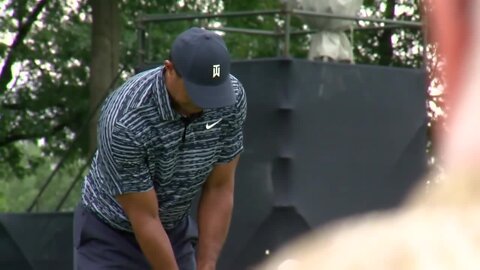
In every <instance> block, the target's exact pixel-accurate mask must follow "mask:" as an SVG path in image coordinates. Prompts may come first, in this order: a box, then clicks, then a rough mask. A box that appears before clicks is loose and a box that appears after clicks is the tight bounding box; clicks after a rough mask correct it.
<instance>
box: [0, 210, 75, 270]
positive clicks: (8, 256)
mask: <svg viewBox="0 0 480 270" xmlns="http://www.w3.org/2000/svg"><path fill="white" fill-rule="evenodd" d="M72 217H73V216H72V214H71V213H46V214H1V215H0V240H1V242H0V269H1V270H30V269H35V270H53V269H55V270H56V269H72V261H73V253H72V251H73V244H72V240H73V235H72V224H73V220H72ZM4 240H7V241H4Z"/></svg>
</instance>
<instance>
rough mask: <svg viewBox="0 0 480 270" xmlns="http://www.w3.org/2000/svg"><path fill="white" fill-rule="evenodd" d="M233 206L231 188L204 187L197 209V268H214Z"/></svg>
mask: <svg viewBox="0 0 480 270" xmlns="http://www.w3.org/2000/svg"><path fill="white" fill-rule="evenodd" d="M232 208H233V190H229V189H222V188H215V187H212V188H209V189H204V191H203V193H202V197H201V200H200V205H199V209H198V225H199V242H198V253H197V262H198V269H199V270H203V269H215V265H216V262H217V259H218V256H219V255H220V252H221V249H222V246H223V243H224V242H225V239H226V237H227V234H228V229H229V226H230V219H231V216H232Z"/></svg>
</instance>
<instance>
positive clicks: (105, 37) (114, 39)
mask: <svg viewBox="0 0 480 270" xmlns="http://www.w3.org/2000/svg"><path fill="white" fill-rule="evenodd" d="M90 3H91V5H92V20H93V22H92V52H91V57H92V59H91V63H90V113H93V112H95V116H94V117H93V118H92V119H91V121H90V129H89V149H88V154H89V156H90V155H91V154H93V153H94V152H95V150H96V147H97V122H98V112H99V110H100V108H99V106H98V104H100V103H101V102H102V101H103V98H104V97H105V95H106V93H107V91H109V90H110V89H109V87H110V86H111V84H112V82H113V80H114V79H115V77H116V74H117V72H118V62H119V55H120V44H119V43H120V14H119V10H118V2H117V1H116V0H92V1H90ZM97 108H98V109H97ZM95 110H96V111H95Z"/></svg>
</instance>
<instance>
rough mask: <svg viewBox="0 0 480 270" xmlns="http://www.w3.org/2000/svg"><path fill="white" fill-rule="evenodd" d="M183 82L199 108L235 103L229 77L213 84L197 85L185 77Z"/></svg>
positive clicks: (212, 107) (219, 106) (218, 106)
mask: <svg viewBox="0 0 480 270" xmlns="http://www.w3.org/2000/svg"><path fill="white" fill-rule="evenodd" d="M184 84H185V88H186V89H187V93H188V95H189V96H190V98H191V99H192V101H193V102H194V103H195V104H196V105H197V106H199V107H200V108H203V109H214V108H221V107H227V106H231V105H233V104H235V93H234V91H233V87H232V81H231V80H230V77H228V78H227V79H226V80H225V82H223V83H221V84H219V85H215V86H211V85H208V86H207V85H198V84H194V83H192V82H189V81H187V80H185V79H184Z"/></svg>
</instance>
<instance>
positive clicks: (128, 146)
mask: <svg viewBox="0 0 480 270" xmlns="http://www.w3.org/2000/svg"><path fill="white" fill-rule="evenodd" d="M230 79H231V81H232V85H233V88H234V91H235V94H236V103H235V104H234V105H232V106H228V107H223V108H219V109H205V110H204V111H203V113H202V114H201V115H200V116H198V117H196V118H193V119H185V118H182V117H181V115H180V114H178V113H177V112H176V111H174V110H173V108H172V106H171V104H170V98H169V95H168V92H167V89H166V86H165V85H164V81H163V66H161V67H158V68H155V69H151V70H147V71H144V72H142V73H138V74H136V75H135V76H133V77H131V78H130V79H128V80H127V81H126V82H125V83H124V84H123V85H122V86H120V87H119V88H118V89H117V90H115V91H114V92H113V93H112V94H110V95H109V97H108V98H107V99H106V100H105V102H104V104H103V106H102V109H101V113H100V117H99V123H98V148H97V151H96V153H95V156H94V158H93V161H92V164H91V168H90V171H89V173H88V174H87V176H86V177H85V181H84V184H83V188H82V203H83V205H84V206H85V207H86V208H88V209H90V210H91V211H92V212H94V213H95V214H96V215H97V216H98V217H99V218H100V219H102V220H103V221H104V222H106V223H107V224H110V225H111V226H113V227H115V228H118V229H121V230H126V231H132V228H131V224H130V222H129V221H128V219H127V217H126V215H125V212H124V211H123V209H122V207H121V206H120V205H119V204H118V202H117V201H116V200H115V196H116V195H119V194H125V193H130V192H144V191H148V190H150V189H152V188H153V189H155V191H156V193H157V197H158V202H159V203H158V205H159V214H160V219H161V221H162V224H163V226H164V227H165V229H167V230H168V229H172V228H173V227H175V225H176V224H178V223H179V222H180V221H181V220H182V219H183V218H184V217H185V216H186V215H187V214H188V212H189V210H190V206H191V204H192V200H193V199H194V197H195V195H196V194H197V193H198V192H199V190H200V189H201V187H202V184H203V183H204V181H205V180H206V178H207V176H208V175H209V173H210V171H211V170H212V168H213V166H214V165H215V164H218V163H227V162H229V161H231V160H232V159H233V158H234V157H235V156H237V155H238V154H239V153H240V152H242V150H243V131H242V127H243V122H244V120H245V117H246V96H245V92H244V89H243V87H242V85H241V83H240V82H239V81H238V80H237V79H236V78H235V77H234V76H231V78H230Z"/></svg>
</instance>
